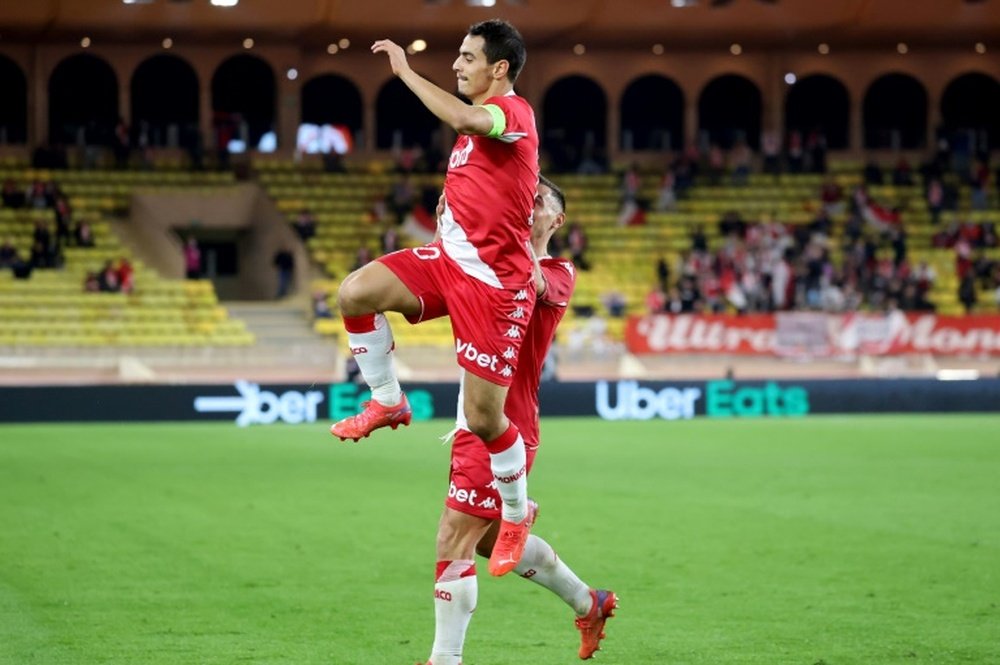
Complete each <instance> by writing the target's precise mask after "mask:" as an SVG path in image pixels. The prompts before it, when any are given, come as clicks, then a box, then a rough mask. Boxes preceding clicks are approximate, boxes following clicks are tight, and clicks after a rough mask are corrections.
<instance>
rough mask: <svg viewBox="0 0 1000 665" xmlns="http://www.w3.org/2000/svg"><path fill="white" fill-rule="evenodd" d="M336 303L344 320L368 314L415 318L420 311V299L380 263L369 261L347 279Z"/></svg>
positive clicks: (338, 293)
mask: <svg viewBox="0 0 1000 665" xmlns="http://www.w3.org/2000/svg"><path fill="white" fill-rule="evenodd" d="M337 302H338V304H339V305H340V311H341V312H342V313H343V314H344V315H345V316H360V315H361V314H368V313H371V312H400V313H402V314H405V315H407V316H416V315H418V314H420V310H421V305H420V299H419V298H417V296H415V295H413V293H411V292H410V289H409V288H407V286H406V284H404V283H403V281H402V280H401V279H400V278H399V277H397V276H396V273H394V272H393V271H392V270H390V269H389V268H387V267H386V266H385V265H383V264H382V263H380V262H379V261H372V262H371V263H369V264H368V265H366V266H363V267H361V268H359V269H357V270H355V271H354V272H352V273H351V274H350V275H348V276H347V277H346V278H345V279H344V281H343V283H342V284H341V285H340V290H339V291H338V292H337Z"/></svg>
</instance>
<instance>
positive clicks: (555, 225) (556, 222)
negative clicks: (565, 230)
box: [552, 212, 566, 231]
mask: <svg viewBox="0 0 1000 665" xmlns="http://www.w3.org/2000/svg"><path fill="white" fill-rule="evenodd" d="M565 223H566V213H564V212H561V213H559V214H558V215H556V216H555V217H553V218H552V230H553V231H558V230H559V229H561V228H562V225H563V224H565Z"/></svg>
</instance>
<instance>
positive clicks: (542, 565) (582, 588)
mask: <svg viewBox="0 0 1000 665" xmlns="http://www.w3.org/2000/svg"><path fill="white" fill-rule="evenodd" d="M514 572H515V573H517V574H518V575H520V576H521V577H523V578H525V579H527V580H531V581H532V582H534V583H535V584H538V585H541V586H543V587H545V588H546V589H548V590H549V591H551V592H552V593H554V594H556V595H557V596H559V597H560V598H562V599H563V601H564V602H565V603H566V604H567V605H569V606H570V607H572V608H573V611H574V612H576V614H577V616H584V615H585V614H587V612H589V611H590V608H591V605H592V599H591V597H590V587H588V586H587V585H586V584H584V582H583V581H582V580H581V579H580V578H579V577H577V576H576V573H574V572H573V571H572V570H570V568H569V566H567V565H566V564H565V563H563V561H562V559H560V558H559V556H558V555H557V554H556V553H555V550H553V549H552V546H551V545H549V544H548V543H547V542H545V541H544V540H542V539H541V538H539V537H538V536H536V535H530V536H528V542H527V543H526V544H525V546H524V556H522V557H521V562H520V563H519V564H518V565H517V567H516V568H515V569H514Z"/></svg>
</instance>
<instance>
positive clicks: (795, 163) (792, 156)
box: [786, 129, 804, 173]
mask: <svg viewBox="0 0 1000 665" xmlns="http://www.w3.org/2000/svg"><path fill="white" fill-rule="evenodd" d="M786 150H787V153H788V158H787V162H788V172H789V173H802V170H803V166H804V165H803V159H804V153H803V148H802V132H800V131H798V130H797V129H794V130H792V131H791V132H789V133H788V145H787V146H786Z"/></svg>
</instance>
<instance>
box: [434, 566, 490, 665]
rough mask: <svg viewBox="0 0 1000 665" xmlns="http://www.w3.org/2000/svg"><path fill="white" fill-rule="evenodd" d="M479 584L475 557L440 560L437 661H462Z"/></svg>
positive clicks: (457, 664)
mask: <svg viewBox="0 0 1000 665" xmlns="http://www.w3.org/2000/svg"><path fill="white" fill-rule="evenodd" d="M478 593H479V587H478V584H477V581H476V566H475V562H473V561H467V560H462V561H438V563H437V578H436V582H435V584H434V646H433V648H432V649H431V657H430V662H432V663H434V665H461V662H462V647H463V645H464V644H465V632H466V630H467V629H468V627H469V622H470V621H471V620H472V613H473V612H474V611H475V609H476V599H477V596H478Z"/></svg>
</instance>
